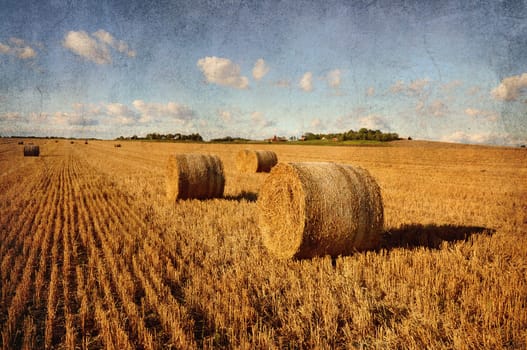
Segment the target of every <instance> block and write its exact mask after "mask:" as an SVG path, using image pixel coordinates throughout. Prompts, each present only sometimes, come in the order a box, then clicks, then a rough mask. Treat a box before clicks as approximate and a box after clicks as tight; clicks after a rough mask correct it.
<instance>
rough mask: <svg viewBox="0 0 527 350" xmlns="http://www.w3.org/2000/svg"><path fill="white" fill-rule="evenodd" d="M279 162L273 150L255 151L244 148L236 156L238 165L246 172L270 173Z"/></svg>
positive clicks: (240, 169) (239, 168) (239, 169)
mask: <svg viewBox="0 0 527 350" xmlns="http://www.w3.org/2000/svg"><path fill="white" fill-rule="evenodd" d="M276 163H278V157H277V156H276V153H274V152H273V151H253V150H249V149H244V150H241V151H240V152H238V155H237V156H236V167H237V168H238V171H240V172H244V173H260V172H265V173H268V172H270V171H271V169H272V168H273V167H274V166H275V165H276Z"/></svg>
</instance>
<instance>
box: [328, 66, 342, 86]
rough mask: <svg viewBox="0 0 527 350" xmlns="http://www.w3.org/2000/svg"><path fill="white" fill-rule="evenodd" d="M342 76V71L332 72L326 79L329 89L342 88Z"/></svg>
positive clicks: (335, 70)
mask: <svg viewBox="0 0 527 350" xmlns="http://www.w3.org/2000/svg"><path fill="white" fill-rule="evenodd" d="M340 76H341V71H340V69H334V70H332V71H330V72H329V73H328V75H327V77H326V79H327V81H328V85H329V87H331V88H334V89H338V88H339V87H340V82H341V78H340Z"/></svg>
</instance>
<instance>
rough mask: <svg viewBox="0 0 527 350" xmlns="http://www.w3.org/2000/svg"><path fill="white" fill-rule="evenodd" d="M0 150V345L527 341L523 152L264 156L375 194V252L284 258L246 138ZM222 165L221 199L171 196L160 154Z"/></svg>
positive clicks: (318, 150)
mask: <svg viewBox="0 0 527 350" xmlns="http://www.w3.org/2000/svg"><path fill="white" fill-rule="evenodd" d="M39 145H41V149H40V157H24V156H23V154H22V152H21V148H20V146H18V145H17V143H16V141H13V142H6V143H0V274H1V276H0V277H1V285H0V288H1V290H0V331H1V333H0V342H1V343H2V345H3V348H7V349H9V348H22V347H27V348H46V347H47V348H68V349H73V348H83V349H99V348H119V349H125V348H128V349H135V348H144V349H160V348H170V347H172V348H178V349H193V348H240V349H254V348H271V349H274V348H277V349H278V348H374V349H386V348H409V349H422V348H456V349H458V348H474V349H475V348H494V349H515V348H518V349H519V348H525V347H527V216H526V215H527V214H526V213H527V152H525V150H524V149H511V148H495V147H475V146H461V145H450V144H448V145H447V144H440V143H426V142H416V141H412V142H395V143H392V144H391V145H390V146H388V147H349V148H346V147H316V146H290V145H262V146H261V147H262V148H265V149H268V150H272V151H274V152H276V154H277V156H278V158H279V159H280V160H281V161H284V162H325V161H332V162H338V163H343V164H350V165H356V166H360V167H363V168H365V169H367V170H368V171H369V172H370V174H371V175H372V176H373V177H374V178H375V180H376V181H377V183H378V184H379V186H380V188H381V194H382V199H383V203H384V222H385V224H384V226H385V232H384V233H383V238H382V241H381V244H380V245H381V248H380V249H377V250H375V251H366V252H359V253H355V254H353V255H351V256H345V257H339V258H335V259H332V258H330V257H318V258H313V259H305V260H300V261H297V260H281V259H277V258H275V257H274V256H273V255H271V254H269V253H268V252H267V250H266V249H265V247H264V246H263V241H262V237H261V233H260V231H259V229H258V223H257V218H258V208H257V202H256V199H257V197H258V192H259V189H260V187H261V186H262V184H263V183H264V181H265V179H266V178H267V176H269V174H266V173H240V172H238V171H237V168H236V155H237V154H238V152H239V151H240V150H242V149H244V148H245V147H244V145H209V144H204V143H203V144H175V143H146V142H125V143H123V144H122V145H123V147H122V148H115V147H114V143H113V142H110V141H90V145H89V147H85V146H84V145H80V144H74V145H70V144H69V143H68V142H67V141H60V142H55V141H50V140H39ZM174 153H204V154H217V155H218V156H219V157H220V158H221V160H222V162H223V166H224V173H225V180H226V182H225V190H224V196H223V198H216V199H210V200H195V199H194V200H186V201H179V202H175V203H174V202H172V201H168V200H167V198H166V183H165V172H166V160H167V157H168V155H170V154H174Z"/></svg>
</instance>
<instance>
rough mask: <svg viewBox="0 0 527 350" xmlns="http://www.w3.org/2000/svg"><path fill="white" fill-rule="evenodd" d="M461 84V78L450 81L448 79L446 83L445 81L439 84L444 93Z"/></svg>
mask: <svg viewBox="0 0 527 350" xmlns="http://www.w3.org/2000/svg"><path fill="white" fill-rule="evenodd" d="M462 85H463V81H461V80H452V81H449V82H448V83H445V84H443V85H441V89H442V90H443V92H445V93H451V92H452V91H454V90H455V89H457V88H458V87H460V86H462Z"/></svg>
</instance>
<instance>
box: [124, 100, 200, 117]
mask: <svg viewBox="0 0 527 350" xmlns="http://www.w3.org/2000/svg"><path fill="white" fill-rule="evenodd" d="M132 105H133V106H134V107H135V109H136V110H138V111H139V114H140V121H141V122H150V121H160V120H164V119H167V118H168V119H171V120H173V121H179V122H182V123H184V122H187V121H190V120H191V119H194V117H195V116H196V113H195V112H194V111H193V110H192V109H190V108H189V107H187V106H185V105H182V104H179V103H176V102H172V101H170V102H168V103H167V104H162V103H147V102H144V101H143V100H135V101H134V102H132Z"/></svg>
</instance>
